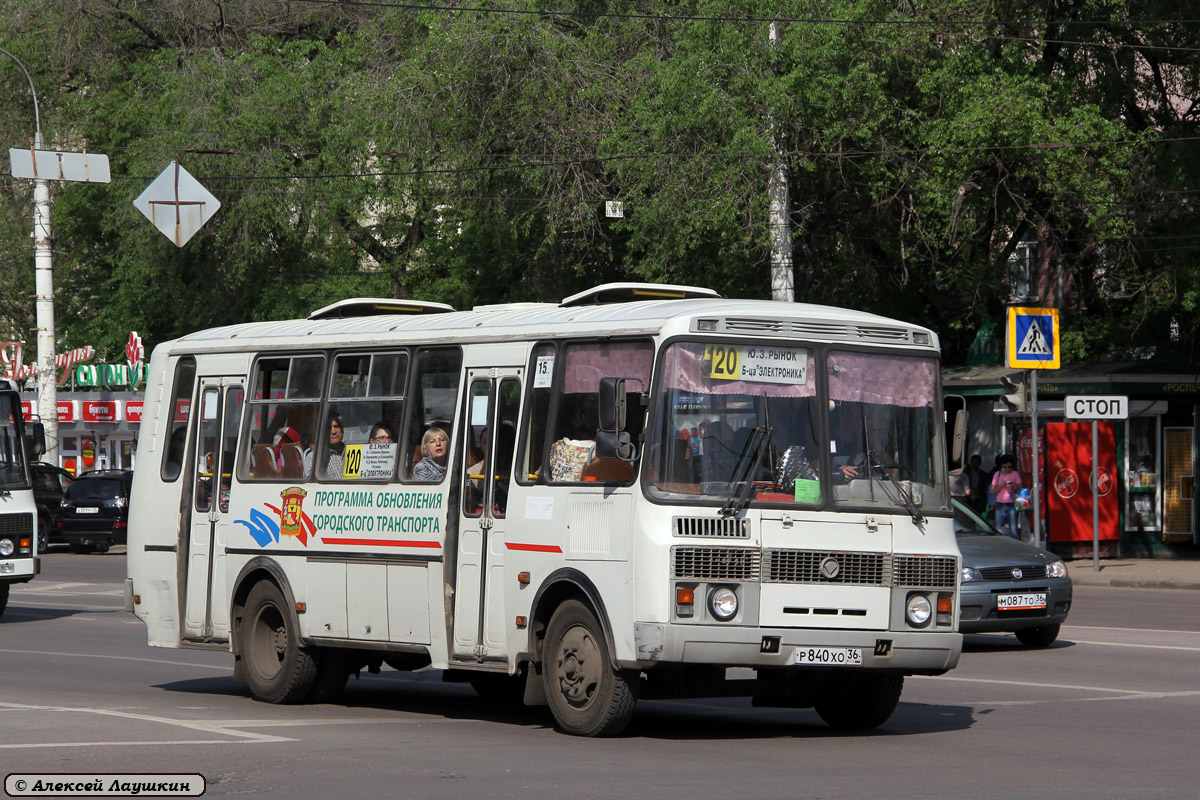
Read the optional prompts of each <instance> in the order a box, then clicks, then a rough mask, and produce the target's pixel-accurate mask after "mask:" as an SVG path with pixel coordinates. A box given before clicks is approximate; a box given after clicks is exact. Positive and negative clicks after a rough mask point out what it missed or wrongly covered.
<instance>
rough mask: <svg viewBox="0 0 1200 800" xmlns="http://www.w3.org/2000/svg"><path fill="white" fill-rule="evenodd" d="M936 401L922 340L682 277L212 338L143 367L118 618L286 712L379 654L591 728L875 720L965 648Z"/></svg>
mask: <svg viewBox="0 0 1200 800" xmlns="http://www.w3.org/2000/svg"><path fill="white" fill-rule="evenodd" d="M940 396H941V393H940V379H939V351H938V342H937V337H936V335H935V334H934V333H933V332H931V331H929V330H927V329H925V328H922V327H919V326H914V325H910V324H906V323H902V322H898V321H895V320H891V319H886V318H883V317H879V316H875V315H870V314H865V313H859V312H854V311H847V310H842V309H836V308H829V307H822V306H811V305H802V304H780V303H771V302H764V301H749V300H726V299H721V298H719V297H717V296H716V295H715V294H714V293H713V292H711V291H708V290H704V289H695V288H689V287H677V286H657V285H641V284H609V285H606V286H602V287H597V288H596V289H594V290H591V291H588V292H584V293H581V294H579V295H575V296H573V297H569V298H566V299H565V300H563V301H562V302H561V303H531V304H513V305H505V306H491V307H479V308H475V309H473V310H471V311H463V312H456V311H453V310H452V309H450V308H449V307H446V306H442V305H439V304H435V303H419V302H408V301H398V300H350V301H344V302H342V303H336V304H334V305H332V306H329V307H327V308H324V309H321V310H319V311H316V312H314V313H313V314H312V315H311V316H310V317H309V318H308V319H303V320H293V321H286V322H261V323H248V324H244V325H238V326H233V327H227V328H219V329H214V330H206V331H200V332H197V333H194V334H189V335H187V336H184V337H182V338H180V339H178V340H175V341H171V342H167V343H165V344H162V345H160V346H159V347H157V348H155V350H154V353H153V356H152V358H151V363H150V374H149V379H148V383H147V389H146V403H145V409H144V416H143V421H142V430H141V438H140V441H139V444H138V468H137V470H136V472H135V477H134V484H135V486H134V489H133V492H132V497H133V498H135V499H134V501H133V507H132V509H131V513H130V522H129V551H128V570H129V574H128V579H127V581H126V598H127V606H128V608H129V609H130V610H131V611H133V612H134V613H135V614H136V615H137V616H138V617H139V618H141V619H142V620H143V621H144V622H145V624H146V627H147V631H148V639H149V643H150V644H151V645H155V646H161V647H205V648H213V647H217V648H221V649H227V650H229V651H230V652H231V653H232V654H233V657H234V664H233V669H234V675H235V677H238V678H240V679H242V680H245V681H246V682H247V683H248V684H249V687H250V690H251V692H252V694H253V695H254V696H255V697H256V698H259V699H261V700H265V701H268V702H276V703H294V702H321V701H328V700H332V699H334V698H335V697H336V696H337V695H338V693H339V692H340V691H341V690H342V689H343V687H344V685H345V683H346V681H347V678H348V676H349V675H351V674H354V673H357V672H358V671H359V670H361V669H369V670H377V669H378V668H379V667H380V666H382V665H383V664H387V665H389V666H391V667H394V668H396V669H402V670H412V669H422V668H426V667H432V668H436V669H440V670H446V671H447V672H446V676H447V678H449V679H451V680H462V681H466V682H469V683H471V684H472V685H473V686H474V687H475V688H476V689H477V690H478V691H479V692H480V693H481V694H483V695H485V696H488V695H501V694H506V695H509V696H515V697H518V698H521V699H523V700H524V702H525V703H527V704H530V705H538V704H541V705H549V707H550V710H551V712H552V714H553V716H554V719H555V721H556V722H557V723H558V726H559V727H560V729H561V730H563V731H566V732H569V733H573V734H580V735H588V736H599V735H612V734H615V733H618V732H620V731H621V730H622V729H623V728H624V727H625V726H626V725H627V723H628V722H629V720H630V719H631V716H632V714H633V712H634V706H635V703H636V701H637V699H638V698H639V697H642V698H673V697H697V696H749V697H752V698H753V700H754V703H755V704H756V705H766V706H771V705H774V706H788V707H801V708H804V707H812V708H815V710H816V712H817V713H818V714H819V715H820V716H821V717H822V718H823V719H824V720H826V721H827V722H828V723H830V724H831V725H833V726H835V727H845V728H871V727H875V726H877V725H879V724H881V723H883V722H884V721H886V720H887V719H888V717H889V716H890V715H891V713H892V711H893V710H894V709H895V707H896V704H897V703H898V701H899V698H900V693H901V689H902V686H903V680H904V676H906V675H914V674H920V675H937V674H940V673H944V672H946V671H947V670H949V669H951V668H953V667H954V666H955V665H956V663H957V661H958V658H959V654H960V651H961V642H962V640H961V637H960V635H959V633H958V632H957V618H958V580H959V554H958V549H957V545H956V543H955V537H954V530H953V521H952V515H951V510H950V505H949V496H948V491H947V479H946V463H945V442H944V435H945V434H944V425H943V419H942V409H941V403H940ZM439 432H440V434H441V436H442V437H444V438H445V439H447V440H448V448H446V456H445V458H444V459H442V458H441V457H440V453H439V452H438V451H439V448H440V445H439V444H438V443H437V440H438V439H439ZM423 440H425V441H426V442H427V444H426V446H425V447H424V448H423V446H422V441H423ZM427 457H428V458H427ZM439 462H442V463H439ZM422 463H423V466H421V467H420V468H418V464H422ZM733 668H742V669H733Z"/></svg>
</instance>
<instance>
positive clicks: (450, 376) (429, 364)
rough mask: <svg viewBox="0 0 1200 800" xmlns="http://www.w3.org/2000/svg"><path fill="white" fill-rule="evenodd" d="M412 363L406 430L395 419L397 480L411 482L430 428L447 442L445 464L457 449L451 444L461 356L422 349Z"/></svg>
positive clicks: (451, 352)
mask: <svg viewBox="0 0 1200 800" xmlns="http://www.w3.org/2000/svg"><path fill="white" fill-rule="evenodd" d="M413 364H414V365H413V378H412V391H411V392H410V395H411V398H410V400H409V403H408V407H409V409H410V411H409V414H408V427H407V428H405V427H404V426H403V425H401V420H400V418H399V416H397V418H396V419H395V427H396V431H397V432H399V433H401V438H402V441H403V451H404V454H403V457H402V458H401V460H400V479H401V480H405V481H407V480H414V476H413V470H414V469H415V468H416V466H417V462H419V461H420V460H421V458H422V454H421V440H422V439H423V438H424V436H425V432H426V431H428V430H429V429H430V428H440V429H441V430H442V431H444V432H445V433H446V435H447V437H449V439H450V442H449V448H448V449H447V456H446V459H447V463H448V462H449V460H450V456H449V454H450V453H452V452H454V448H455V447H456V446H457V442H455V441H454V417H455V413H454V412H455V405H456V403H458V380H459V372H460V371H461V368H462V353H461V351H459V350H458V349H457V348H455V349H444V350H434V349H427V348H426V349H421V350H418V351H417V353H416V354H415V355H414V357H413ZM471 463H473V462H471ZM441 466H443V467H444V466H447V465H446V464H443V465H441ZM422 482H428V481H422Z"/></svg>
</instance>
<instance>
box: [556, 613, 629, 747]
mask: <svg viewBox="0 0 1200 800" xmlns="http://www.w3.org/2000/svg"><path fill="white" fill-rule="evenodd" d="M542 677H543V679H544V680H545V683H546V699H547V700H548V702H549V704H550V711H551V713H553V714H554V719H555V721H556V722H557V723H558V725H559V727H560V728H561V729H562V730H563V731H564V732H565V733H571V734H575V735H576V736H615V735H616V734H618V733H620V732H621V731H622V730H624V729H625V726H626V725H628V724H629V720H630V719H631V718H632V717H633V708H634V706H635V705H636V704H637V686H638V684H637V673H636V672H634V671H632V670H617V669H613V666H612V659H611V658H610V656H609V652H608V642H607V640H606V639H605V638H604V631H603V630H601V628H600V623H599V622H597V621H596V617H595V615H594V614H592V612H591V611H590V610H588V608H587V606H585V605H584V604H583V603H580V602H579V601H577V600H568V601H566V602H565V603H563V604H562V605H561V606H559V607H558V610H556V611H555V612H554V616H552V617H551V618H550V624H549V625H548V626H547V627H546V647H545V651H544V655H543V664H542Z"/></svg>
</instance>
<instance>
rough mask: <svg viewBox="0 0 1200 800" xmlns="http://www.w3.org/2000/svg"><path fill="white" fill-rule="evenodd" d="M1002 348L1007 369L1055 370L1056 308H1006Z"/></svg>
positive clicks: (1056, 342)
mask: <svg viewBox="0 0 1200 800" xmlns="http://www.w3.org/2000/svg"><path fill="white" fill-rule="evenodd" d="M1006 349H1007V351H1008V366H1009V367H1010V368H1021V369H1058V361H1059V336H1058V309H1057V308H1016V307H1013V308H1010V309H1008V347H1007V348H1006Z"/></svg>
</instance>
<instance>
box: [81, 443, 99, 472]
mask: <svg viewBox="0 0 1200 800" xmlns="http://www.w3.org/2000/svg"><path fill="white" fill-rule="evenodd" d="M79 455H80V456H81V457H82V458H83V465H84V466H85V467H91V466H92V465H93V464H95V463H96V440H95V439H84V440H83V448H82V449H81V450H80V452H79Z"/></svg>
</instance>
